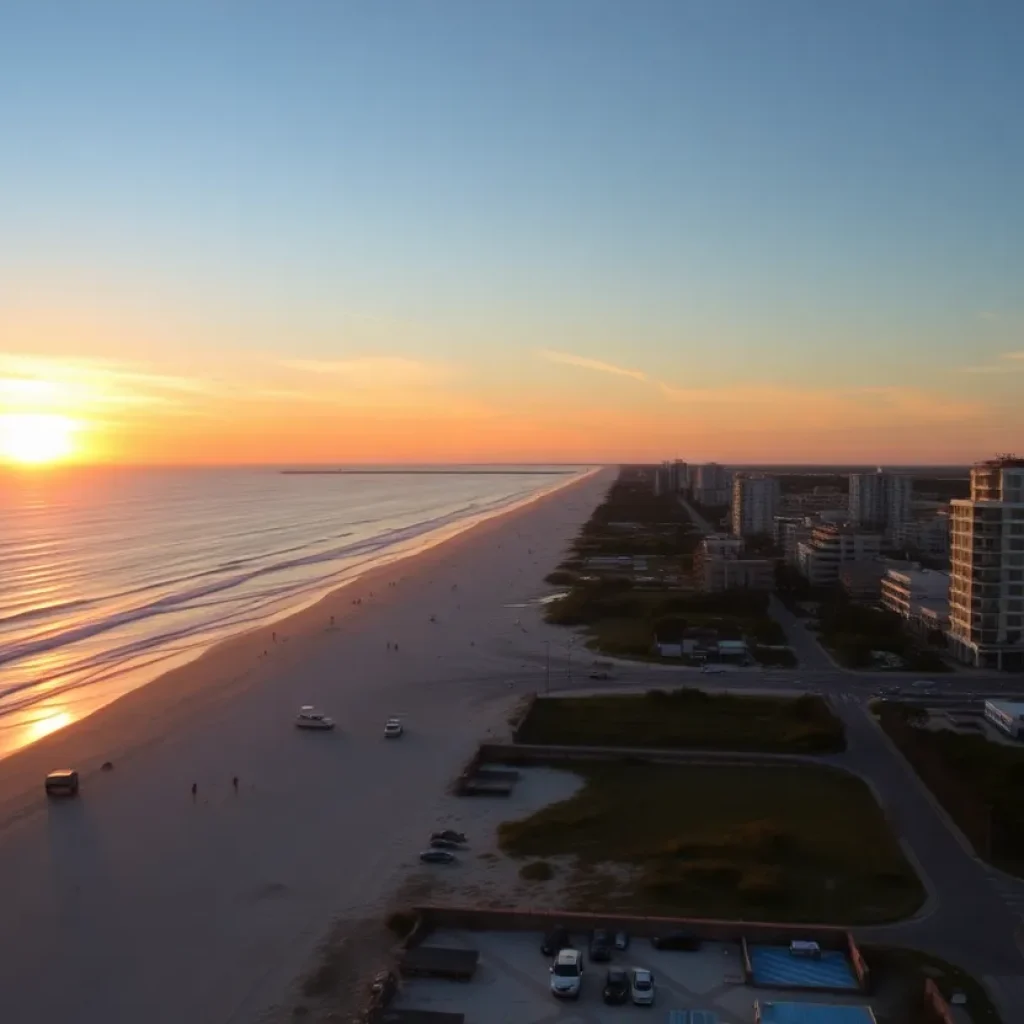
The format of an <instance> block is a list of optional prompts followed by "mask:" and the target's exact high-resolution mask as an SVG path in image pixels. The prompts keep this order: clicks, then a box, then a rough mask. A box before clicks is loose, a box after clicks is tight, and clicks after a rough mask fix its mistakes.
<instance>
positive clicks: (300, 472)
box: [280, 469, 574, 476]
mask: <svg viewBox="0 0 1024 1024" xmlns="http://www.w3.org/2000/svg"><path fill="white" fill-rule="evenodd" d="M280 472H281V475H282V476H568V475H569V474H571V473H572V472H574V471H573V470H571V469H282V470H281V471H280Z"/></svg>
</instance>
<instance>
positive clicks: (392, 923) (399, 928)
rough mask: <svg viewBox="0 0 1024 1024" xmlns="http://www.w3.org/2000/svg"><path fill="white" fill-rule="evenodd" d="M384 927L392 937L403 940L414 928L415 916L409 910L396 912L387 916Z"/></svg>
mask: <svg viewBox="0 0 1024 1024" xmlns="http://www.w3.org/2000/svg"><path fill="white" fill-rule="evenodd" d="M384 925H385V927H386V928H387V930H388V931H389V932H391V934H392V935H396V936H397V937H398V938H400V939H404V938H405V937H406V936H407V935H408V934H409V933H410V932H411V931H412V930H413V928H415V927H416V914H415V913H414V912H413V911H411V910H396V911H394V912H393V913H391V914H388V916H387V918H386V920H385V921H384Z"/></svg>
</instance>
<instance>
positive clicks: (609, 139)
mask: <svg viewBox="0 0 1024 1024" xmlns="http://www.w3.org/2000/svg"><path fill="white" fill-rule="evenodd" d="M1022 53H1024V5H1021V4H1020V3H1014V2H1006V3H984V2H978V3H966V2H958V3H951V2H946V0H887V2H871V0H858V2H850V3H822V2H814V0H804V2H795V0H780V2H772V3H763V2H754V0H750V2H745V3H740V2H734V0H716V2H700V3H698V2H686V0H671V2H660V0H659V2H654V0H636V2H628V3H627V2H614V3H613V2H605V0H574V2H569V0H546V2H522V0H521V2H514V3H513V2H499V0H487V2H468V0H465V2H463V0H448V2H441V0H433V2H416V0H406V2H381V0H377V2H339V0H331V2H328V0H321V2H308V0H296V2H293V3H282V2H273V3H272V2H266V0H255V2H254V0H246V2H241V0H239V2H223V3H211V2H208V0H206V2H198V0H183V2H176V3H166V2H162V0H148V2H146V3H138V2H134V3H129V2H121V3H110V2H103V0H93V2H90V3H87V4H77V5H72V4H56V3H50V2H47V0H37V2H33V3H31V4H29V3H24V4H15V5H6V6H5V13H4V24H3V31H2V33H0V82H2V90H0V92H2V95H3V97H4V102H3V103H2V104H0V132H2V133H3V137H4V138H5V139H6V140H7V143H8V144H7V145H6V146H5V159H4V160H3V162H2V163H0V232H2V234H3V238H4V244H3V247H2V250H0V310H2V311H3V319H0V331H2V332H3V335H2V336H0V349H2V350H3V351H4V352H7V353H15V354H21V355H26V354H27V355H39V356H46V357H52V358H67V359H69V358H75V359H79V360H82V359H92V358H97V357H104V358H113V359H117V360H120V361H125V360H131V359H139V360H144V361H147V362H150V363H152V362H153V361H156V363H157V364H159V366H160V368H161V372H162V371H163V370H164V369H166V370H168V371H169V370H170V369H171V368H172V367H170V366H166V367H165V366H164V365H163V364H164V363H166V362H168V361H170V362H172V363H175V366H174V367H173V369H174V370H175V372H178V371H180V370H181V366H180V365H179V364H181V362H182V361H183V360H184V361H186V362H189V363H190V365H192V367H193V369H194V371H195V372H197V373H210V374H219V375H221V376H223V374H224V372H225V371H224V369H223V365H224V364H225V363H227V362H230V364H231V365H232V366H234V367H235V368H236V370H237V372H238V373H239V374H240V379H248V377H247V376H246V374H249V375H250V376H254V377H258V376H259V375H260V372H262V371H258V370H255V369H253V368H252V367H253V366H254V365H255V361H259V360H267V359H274V358H276V357H280V356H283V355H287V356H288V357H290V358H301V359H305V360H319V361H326V360H330V361H345V360H353V359H363V360H365V359H370V358H374V359H392V360H394V359H402V360H406V361H410V362H411V361H416V362H420V363H425V364H431V365H433V364H438V365H443V366H445V367H448V368H451V369H452V370H453V372H454V371H456V370H457V371H458V374H459V375H461V376H460V380H459V382H458V383H456V384H453V385H451V386H452V387H454V388H455V390H456V391H458V392H459V393H461V394H465V395H472V396H473V397H474V398H475V399H477V400H479V402H480V403H481V404H482V405H484V406H486V407H487V408H490V409H494V408H496V407H497V406H499V405H500V403H501V401H502V399H503V398H504V399H505V400H510V396H514V397H515V400H516V401H517V402H519V403H521V404H523V403H525V405H526V406H528V407H530V408H533V407H532V406H531V405H530V403H531V401H536V402H537V403H538V407H537V408H536V409H534V413H535V414H536V415H538V416H540V417H541V418H542V419H543V418H544V417H545V416H546V417H547V418H548V419H552V418H553V417H554V415H555V413H554V410H553V409H552V408H551V407H544V406H543V403H544V402H545V401H549V402H550V401H554V400H555V397H554V396H562V398H563V399H564V396H566V395H569V396H570V397H571V401H573V402H577V403H578V404H579V405H580V406H581V407H586V406H587V404H588V403H590V404H592V403H593V401H594V400H595V399H599V400H600V401H601V402H602V403H604V404H605V406H606V407H607V408H610V409H612V410H613V411H616V412H618V413H621V415H622V417H623V418H625V417H627V416H628V414H629V412H630V410H636V409H640V408H643V409H645V410H647V411H648V412H649V411H650V403H651V401H652V400H653V398H652V394H653V393H651V392H650V391H649V389H648V390H645V389H642V388H641V389H639V390H638V389H637V388H636V387H635V384H637V383H638V380H637V378H636V377H630V376H628V375H623V374H619V373H615V372H613V371H614V369H615V368H619V369H628V370H633V371H636V372H637V373H641V374H643V375H644V377H645V378H646V379H648V380H649V381H650V382H657V384H658V386H659V387H660V386H661V385H662V384H664V385H665V386H666V387H667V388H671V389H676V391H677V392H678V391H685V392H686V393H687V394H690V393H692V391H693V390H694V389H700V388H705V389H712V393H711V394H709V395H708V396H707V397H708V399H710V398H712V397H713V392H714V389H729V388H737V387H738V388H740V389H743V388H746V389H758V388H760V389H769V390H771V389H774V391H773V393H775V392H781V393H783V394H784V393H785V392H786V390H787V389H796V390H797V391H800V392H801V393H804V392H807V393H810V392H813V393H814V394H815V395H818V394H828V393H831V392H832V391H834V390H836V389H865V393H866V394H870V393H871V389H879V388H894V387H898V388H903V389H907V391H908V393H910V392H913V393H914V394H915V395H918V393H919V397H920V399H921V401H920V402H917V404H916V408H918V409H919V412H918V413H917V414H915V415H916V418H915V419H914V420H913V422H912V423H911V424H910V426H912V427H913V429H914V430H915V431H917V433H916V434H915V435H914V438H915V440H914V441H913V443H912V444H911V446H910V448H908V449H906V450H905V451H904V450H902V449H901V450H900V451H898V452H896V451H893V452H891V453H890V452H886V453H880V454H886V455H892V456H894V457H901V458H903V457H914V455H915V453H917V452H918V451H919V450H920V451H921V452H923V450H924V449H923V448H922V447H921V446H922V445H926V444H927V443H929V442H928V438H929V437H930V436H931V437H933V438H945V437H946V433H948V436H949V439H950V441H951V442H952V441H957V443H962V442H963V441H964V439H965V438H968V439H969V440H970V443H971V444H975V443H977V444H986V445H988V444H996V443H1000V442H1002V441H1003V440H1004V437H1005V438H1006V440H1008V441H1009V440H1012V437H1010V436H1008V435H1009V434H1012V433H1013V432H1014V431H1016V432H1017V434H1018V436H1019V433H1020V428H1021V427H1022V426H1024V423H1022V421H1021V419H1020V418H1019V415H1018V418H1017V419H1013V416H1014V415H1017V414H1018V413H1019V410H1018V409H1017V407H1018V406H1020V405H1021V404H1022V403H1020V402H1019V399H1018V398H1017V392H1018V391H1019V390H1020V384H1021V382H1024V377H1021V376H1019V373H1018V371H1020V370H1024V361H1021V360H1014V359H1013V358H1012V356H1013V354H1015V353H1017V352H1020V351H1022V350H1024V201H1022V191H1024V188H1022V182H1024V117H1022V115H1021V110H1022V109H1024V61H1022V60H1021V56H1020V55H1021V54H1022ZM83 324H91V325H92V327H91V328H89V329H88V330H87V329H85V328H84V327H83V326H82V325H83ZM545 352H548V353H551V352H555V353H558V354H561V355H566V356H570V357H574V358H575V359H576V360H577V362H576V363H573V362H572V361H571V360H570V359H550V358H548V357H546V356H545V355H544V353H545ZM250 364H251V365H250ZM598 364H600V365H601V366H604V367H605V369H600V368H598ZM1015 374H1017V376H1015ZM496 375H499V376H500V379H501V381H502V384H503V387H502V389H500V390H499V389H495V388H494V386H493V384H494V380H495V376H496ZM662 392H663V394H662V396H661V397H662V398H663V397H664V393H667V392H664V389H662ZM951 396H955V397H957V398H958V399H967V400H969V401H970V403H971V407H970V410H969V411H965V417H966V418H967V419H968V420H969V421H970V422H969V423H967V424H966V433H965V432H964V430H962V429H957V428H956V426H955V425H950V423H949V418H948V416H947V415H945V414H942V415H939V416H937V417H934V418H932V419H928V416H927V414H926V413H925V412H923V411H921V410H924V409H926V408H947V409H948V401H947V399H948V398H950V397H951ZM659 400H660V399H659ZM915 401H916V399H915ZM929 403H931V404H929ZM679 404H680V403H679V402H676V403H675V405H674V406H673V407H672V408H671V409H666V410H665V417H664V421H663V422H662V420H658V421H657V422H650V421H645V425H644V427H643V429H644V430H645V431H647V433H646V434H644V435H643V437H641V435H640V434H639V433H637V434H636V436H635V438H634V440H635V442H636V446H637V454H638V455H640V454H646V453H647V452H648V451H650V452H651V453H652V454H653V453H654V452H655V449H656V448H657V446H658V445H662V446H666V445H671V447H672V448H673V449H674V450H675V449H679V448H680V447H681V448H682V449H683V451H684V453H685V452H686V450H687V442H686V441H685V439H684V440H683V441H682V442H680V440H679V432H680V431H682V432H683V433H684V435H685V433H686V432H687V431H689V430H690V429H691V428H692V426H693V423H692V416H691V418H689V419H688V418H687V416H689V415H690V413H689V412H687V413H686V414H685V415H684V411H683V410H680V409H679V408H678V405H679ZM684 404H686V403H684ZM545 410H546V411H545ZM765 415H767V413H765ZM680 416H682V419H678V417H680ZM673 417H676V418H673ZM1008 417H1009V418H1008ZM815 422H816V423H817V422H818V421H817V420H816V421H815ZM901 422H902V421H899V420H898V419H897V420H894V421H893V424H892V425H895V426H899V425H900V423H901ZM819 425H820V424H819ZM798 426H799V425H798V424H789V425H787V427H786V429H785V430H783V429H782V428H781V427H780V428H779V431H778V433H777V437H776V438H775V441H773V444H775V446H776V447H777V446H779V445H781V446H783V448H784V447H785V445H786V444H795V443H796V440H795V438H796V437H797V436H798V431H797V427H798ZM960 426H961V427H964V424H960ZM616 429H621V428H616ZM637 429H638V430H639V429H640V428H639V427H638V428H637ZM835 429H836V430H841V429H842V424H841V423H838V422H837V424H836V425H835ZM787 431H788V432H787ZM935 431H938V433H935ZM943 431H946V433H943ZM930 432H931V433H930ZM762 435H763V430H762V431H752V432H751V434H750V436H749V437H748V438H747V440H746V441H744V440H743V438H742V437H740V436H737V437H736V438H733V439H732V440H730V441H729V443H728V445H727V447H728V448H729V451H728V452H725V453H723V454H722V457H726V458H727V457H730V453H731V452H732V449H733V448H736V454H735V455H732V456H731V457H735V458H739V457H741V454H740V452H741V449H743V446H744V444H746V445H747V447H748V448H749V449H750V450H749V452H747V453H746V457H747V458H756V457H757V454H758V453H757V451H756V450H755V449H756V448H757V445H758V444H759V443H761V442H760V440H759V439H760V438H761V436H762ZM879 437H880V438H881V437H882V435H879ZM776 442H777V444H776ZM700 443H701V444H704V443H705V442H704V441H701V442H700ZM942 443H944V442H942ZM730 446H731V447H730ZM698 447H700V445H698ZM641 449H642V451H641ZM844 450H845V449H844ZM616 451H618V449H616ZM538 454H542V453H538ZM552 454H556V453H552ZM581 454H582V453H581ZM666 454H669V453H668V452H666ZM698 454H703V455H704V456H705V457H714V456H715V454H717V453H716V452H714V451H709V452H707V453H704V452H703V450H701V452H700V453H698ZM775 454H776V453H775V452H774V450H773V452H772V457H775ZM941 454H942V453H941V451H939V450H936V457H937V460H938V461H943V459H942V458H941V457H940V456H941ZM986 454H988V452H987V451H978V452H977V456H978V457H982V456H984V455H986ZM766 457H767V456H766ZM795 457H796V456H795ZM807 457H808V458H819V457H821V454H819V453H818V452H817V451H815V452H813V453H812V452H811V451H810V450H808V455H807ZM921 457H924V455H923V454H922V455H921Z"/></svg>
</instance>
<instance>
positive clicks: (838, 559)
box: [797, 523, 882, 587]
mask: <svg viewBox="0 0 1024 1024" xmlns="http://www.w3.org/2000/svg"><path fill="white" fill-rule="evenodd" d="M881 550H882V538H881V536H880V535H879V534H877V533H863V532H862V531H860V530H858V529H856V527H853V526H848V525H839V524H835V523H821V524H819V525H817V526H815V527H814V528H813V529H812V530H811V537H810V540H808V541H801V542H799V544H798V545H797V560H798V564H799V568H800V571H801V572H802V573H803V574H804V575H805V576H806V577H807V579H808V581H809V582H810V583H811V584H813V585H814V586H816V587H820V586H828V585H829V584H832V583H835V582H836V581H837V580H838V579H839V570H840V569H841V568H842V566H844V565H847V564H849V563H850V562H864V561H868V560H871V559H877V558H878V557H879V556H880V555H881Z"/></svg>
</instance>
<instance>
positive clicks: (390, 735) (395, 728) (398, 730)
mask: <svg viewBox="0 0 1024 1024" xmlns="http://www.w3.org/2000/svg"><path fill="white" fill-rule="evenodd" d="M403 732H405V729H404V727H403V726H402V720H401V719H400V718H389V719H388V720H387V721H386V722H385V723H384V736H385V737H386V738H387V739H389V740H396V739H398V737H399V736H401V735H402V733H403Z"/></svg>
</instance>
